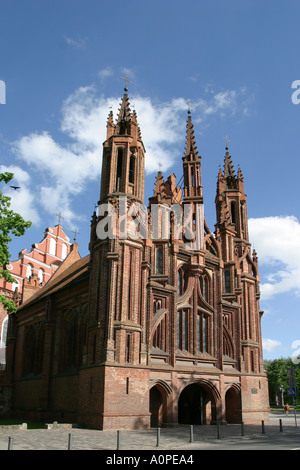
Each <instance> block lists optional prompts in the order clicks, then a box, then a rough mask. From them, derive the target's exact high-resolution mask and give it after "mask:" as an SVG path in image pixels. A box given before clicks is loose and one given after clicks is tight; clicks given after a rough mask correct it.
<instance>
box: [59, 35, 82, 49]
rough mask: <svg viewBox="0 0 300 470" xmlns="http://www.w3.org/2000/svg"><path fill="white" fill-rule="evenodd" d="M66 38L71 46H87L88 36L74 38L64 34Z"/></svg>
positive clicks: (78, 47)
mask: <svg viewBox="0 0 300 470" xmlns="http://www.w3.org/2000/svg"><path fill="white" fill-rule="evenodd" d="M64 39H65V41H66V43H67V44H68V45H69V46H72V47H75V48H76V49H83V48H84V47H85V43H86V38H78V39H74V38H71V37H70V36H64Z"/></svg>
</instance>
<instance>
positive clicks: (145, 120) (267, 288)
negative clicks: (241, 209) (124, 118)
mask: <svg viewBox="0 0 300 470" xmlns="http://www.w3.org/2000/svg"><path fill="white" fill-rule="evenodd" d="M299 17H300V4H299V2H298V1H293V0H288V1H283V0H282V1H281V0H272V1H269V0H264V1H255V0H252V1H247V0H235V1H234V0H227V1H224V0H211V1H210V2H206V1H202V0H189V1H183V0H182V1H179V0H159V1H158V0H151V1H149V0H148V1H144V0H127V1H126V2H125V1H120V0H115V1H114V2H113V3H112V2H104V1H102V0H101V1H96V0H84V1H83V0H59V1H58V0H51V1H47V0H36V1H33V0H9V1H4V0H0V18H1V28H0V50H1V54H0V57H1V61H0V80H2V82H4V83H5V85H6V104H1V105H0V170H1V171H4V170H10V171H13V172H14V173H15V180H14V183H16V184H19V185H20V186H21V190H20V191H19V192H16V191H14V192H13V191H9V194H10V195H11V197H12V206H13V208H14V209H15V210H18V211H19V212H21V213H22V214H23V216H24V217H25V218H28V219H30V220H32V221H33V225H32V227H31V229H30V230H28V232H27V234H26V235H25V236H24V237H23V238H22V239H17V240H14V242H13V244H12V246H11V255H12V259H16V258H17V256H18V252H19V251H20V250H21V249H23V248H25V247H27V248H30V247H31V245H32V244H33V243H36V242H39V241H40V240H41V239H42V237H43V233H44V229H45V228H46V227H48V226H53V225H55V224H56V223H57V217H56V214H57V213H58V212H61V213H62V215H63V216H64V220H63V226H64V229H65V231H66V233H67V234H68V235H69V236H70V238H71V239H73V236H74V234H73V233H72V231H73V230H75V229H77V230H78V231H79V235H78V238H77V241H78V243H79V247H80V253H81V255H82V256H85V255H86V254H87V253H88V242H89V225H90V218H91V214H92V212H93V210H94V205H95V204H96V203H97V201H98V199H99V188H100V169H101V158H102V143H103V141H104V139H105V126H106V119H107V116H108V112H109V110H110V107H112V109H113V110H114V115H115V117H116V113H117V109H118V104H119V102H120V99H121V96H122V94H123V88H124V82H123V81H122V80H121V78H120V77H124V76H125V75H127V76H128V78H129V80H130V81H131V83H130V84H129V87H128V88H129V98H130V103H131V108H132V109H136V111H137V115H138V121H139V124H140V127H141V132H142V137H143V140H144V144H145V146H146V151H147V154H146V170H147V173H146V193H145V201H147V198H148V197H149V196H150V195H151V193H152V191H153V188H154V179H155V174H156V172H157V170H158V166H159V164H162V170H163V173H164V175H165V176H168V175H169V174H171V173H173V172H174V173H175V174H176V176H177V178H178V179H180V177H181V175H182V167H181V158H182V156H183V152H184V147H185V125H186V118H187V104H186V100H188V99H190V101H191V110H192V117H193V122H194V129H195V135H196V140H197V147H198V151H199V154H200V155H201V156H202V180H203V193H204V202H205V216H206V219H207V221H208V224H209V226H210V228H211V230H214V224H215V206H214V199H215V192H216V179H217V174H218V170H219V166H220V165H221V166H222V165H223V160H224V154H225V140H224V137H225V136H226V135H227V136H228V137H229V139H230V143H229V149H230V153H231V156H232V161H233V163H234V166H235V168H236V169H237V168H238V166H240V167H241V169H242V171H243V175H244V180H245V191H246V194H247V196H248V201H247V202H248V216H249V218H250V221H249V226H250V236H251V242H252V243H253V245H254V247H255V249H256V251H257V253H258V257H259V267H260V276H261V291H262V296H261V308H262V310H264V312H265V313H264V315H263V319H262V335H263V340H264V357H265V358H266V359H272V358H276V357H288V356H291V355H292V354H295V352H296V350H297V349H296V348H295V347H293V344H294V345H295V343H294V342H297V341H300V328H299V325H300V320H299V318H300V316H299V295H300V209H299V191H300V190H299V184H298V182H299V174H300V133H299V128H300V105H296V104H294V103H293V102H292V99H291V97H292V93H293V92H294V91H295V90H293V89H292V83H293V82H294V81H295V80H298V79H300V70H299V59H298V45H299V40H300V28H299ZM0 98H1V95H0ZM296 344H297V343H296Z"/></svg>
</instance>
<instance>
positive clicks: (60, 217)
mask: <svg viewBox="0 0 300 470" xmlns="http://www.w3.org/2000/svg"><path fill="white" fill-rule="evenodd" d="M56 216H57V218H58V223H59V225H60V221H61V219H63V216H62V215H61V213H60V212H59V213H58V214H56Z"/></svg>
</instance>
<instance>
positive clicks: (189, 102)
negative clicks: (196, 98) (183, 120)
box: [185, 99, 191, 114]
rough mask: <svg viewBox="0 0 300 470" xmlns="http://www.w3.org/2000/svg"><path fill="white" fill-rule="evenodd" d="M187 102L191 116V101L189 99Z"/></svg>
mask: <svg viewBox="0 0 300 470" xmlns="http://www.w3.org/2000/svg"><path fill="white" fill-rule="evenodd" d="M185 102H186V103H187V105H188V113H189V114H191V100H190V99H188V100H186V101H185Z"/></svg>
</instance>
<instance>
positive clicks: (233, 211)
mask: <svg viewBox="0 0 300 470" xmlns="http://www.w3.org/2000/svg"><path fill="white" fill-rule="evenodd" d="M230 211H231V223H232V224H236V204H235V202H234V201H232V202H231V204H230Z"/></svg>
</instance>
